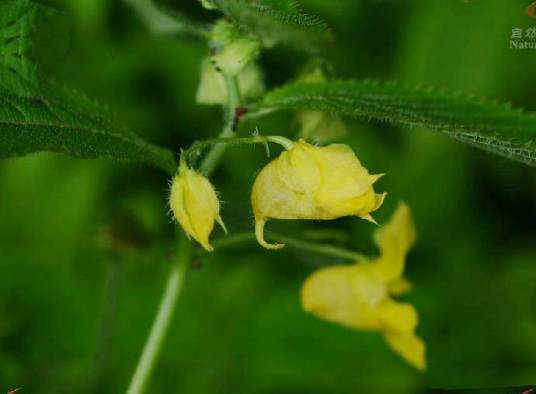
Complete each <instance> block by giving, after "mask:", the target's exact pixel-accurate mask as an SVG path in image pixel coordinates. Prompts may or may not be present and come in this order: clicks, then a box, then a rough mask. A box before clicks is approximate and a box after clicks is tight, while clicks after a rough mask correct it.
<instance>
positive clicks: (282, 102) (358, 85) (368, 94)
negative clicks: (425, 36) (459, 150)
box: [259, 81, 536, 166]
mask: <svg viewBox="0 0 536 394" xmlns="http://www.w3.org/2000/svg"><path fill="white" fill-rule="evenodd" d="M259 106H260V107H262V108H288V109H299V108H305V109H313V110H321V111H328V112H335V113H341V114H345V115H350V116H355V117H361V118H369V119H377V120H380V121H386V122H390V123H395V124H400V125H404V126H409V127H424V128H427V129H430V130H434V131H439V132H441V133H444V134H446V135H447V136H449V137H451V138H454V139H456V140H459V141H461V142H464V143H467V144H470V145H473V146H476V147H478V148H481V149H484V150H486V151H489V152H492V153H495V154H497V155H500V156H503V157H507V158H509V159H512V160H516V161H519V162H523V163H525V164H528V165H531V166H536V114H534V113H527V112H523V111H522V110H520V109H515V108H512V107H511V106H510V105H508V104H500V103H497V102H488V101H486V100H482V99H479V98H476V97H473V96H469V95H464V94H461V93H449V92H446V91H443V90H437V89H432V88H423V87H415V86H407V85H401V84H398V83H395V82H388V83H380V82H374V81H333V82H328V83H324V84H303V83H301V84H300V83H296V84H290V85H286V86H284V87H281V88H279V89H276V90H274V91H272V92H269V93H268V94H267V95H266V96H265V98H264V99H263V101H262V102H261V103H260V104H259Z"/></svg>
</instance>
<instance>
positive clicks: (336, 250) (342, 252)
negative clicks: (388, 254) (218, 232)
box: [202, 233, 369, 262]
mask: <svg viewBox="0 0 536 394" xmlns="http://www.w3.org/2000/svg"><path fill="white" fill-rule="evenodd" d="M267 238H269V239H271V240H273V241H276V242H282V243H285V244H287V245H288V247H289V248H293V249H299V250H305V251H308V252H314V253H319V254H324V255H328V256H333V257H340V258H343V259H348V260H353V261H356V262H366V261H368V260H369V258H368V257H366V256H365V255H363V254H361V253H358V252H355V251H353V250H349V249H345V248H341V247H339V246H335V245H331V244H326V243H316V242H311V241H306V240H303V239H298V238H293V237H288V236H286V235H281V234H276V233H270V234H269V235H268V236H267ZM255 241H256V238H255V235H254V234H252V233H239V234H234V235H230V236H228V237H225V238H223V239H220V240H216V241H214V242H213V245H214V247H215V248H225V247H230V246H234V245H238V244H242V243H248V242H255ZM202 254H205V253H204V252H202Z"/></svg>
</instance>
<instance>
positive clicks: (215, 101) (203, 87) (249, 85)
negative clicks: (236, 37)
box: [196, 60, 265, 105]
mask: <svg viewBox="0 0 536 394" xmlns="http://www.w3.org/2000/svg"><path fill="white" fill-rule="evenodd" d="M264 88H265V87H264V81H263V76H262V71H261V69H260V68H259V66H257V64H255V63H250V64H249V65H247V66H246V67H245V68H244V70H242V71H241V72H240V74H238V90H239V91H240V96H241V97H242V98H244V99H253V98H258V97H260V96H262V94H263V93H264ZM228 100H229V99H228V96H227V89H226V87H225V80H224V77H223V74H222V73H221V72H218V71H217V70H216V69H215V67H214V66H213V65H212V64H210V61H209V60H205V61H204V62H203V64H202V66H201V81H200V82H199V87H198V88H197V94H196V102H197V103H199V104H204V105H225V104H227V102H228Z"/></svg>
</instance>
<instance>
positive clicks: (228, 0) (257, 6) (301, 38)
mask: <svg viewBox="0 0 536 394" xmlns="http://www.w3.org/2000/svg"><path fill="white" fill-rule="evenodd" d="M212 3H213V4H214V5H215V6H216V7H217V8H218V9H219V10H220V11H222V12H223V13H224V14H225V15H227V16H228V17H230V18H231V19H232V20H233V21H234V22H235V23H237V24H238V25H239V26H240V27H242V28H244V29H246V30H248V31H252V32H254V33H257V34H258V35H259V36H260V37H261V38H262V39H263V40H264V43H265V45H268V46H271V45H273V44H274V43H276V42H283V43H288V44H292V45H296V46H298V47H300V48H304V49H308V50H312V49H314V47H315V45H317V44H322V43H325V42H326V41H327V40H329V37H330V36H329V32H328V26H327V24H326V23H325V22H324V21H323V20H321V19H320V18H319V17H317V16H314V15H309V14H306V13H304V12H303V11H302V10H301V7H300V6H299V4H298V3H297V2H296V1H294V0H256V1H254V0H212Z"/></svg>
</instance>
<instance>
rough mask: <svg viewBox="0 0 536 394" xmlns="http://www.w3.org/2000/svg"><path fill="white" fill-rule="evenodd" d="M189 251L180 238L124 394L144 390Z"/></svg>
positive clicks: (183, 273)
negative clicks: (148, 332)
mask: <svg viewBox="0 0 536 394" xmlns="http://www.w3.org/2000/svg"><path fill="white" fill-rule="evenodd" d="M190 251H191V245H190V242H189V241H188V240H187V239H186V237H184V236H183V235H181V239H180V242H179V250H178V251H177V255H176V256H175V258H174V259H173V265H172V267H171V270H170V272H169V276H168V280H167V284H166V289H165V291H164V295H163V297H162V300H161V301H160V306H159V308H158V313H157V315H156V318H155V320H154V322H153V325H152V327H151V332H150V334H149V337H148V338H147V342H145V346H144V348H143V352H142V355H141V357H140V359H139V361H138V365H137V367H136V370H135V372H134V375H133V376H132V380H131V381H130V385H129V387H128V390H127V394H142V393H144V392H145V389H146V388H147V384H148V382H149V379H150V377H151V374H152V372H153V369H154V367H155V364H156V361H157V359H158V356H159V355H160V351H161V349H162V344H163V342H164V339H165V338H166V335H167V332H168V329H169V326H170V323H171V320H172V318H173V312H174V311H175V306H176V304H177V300H178V299H179V296H180V293H181V290H182V286H183V283H184V278H185V276H186V272H187V270H188V263H189V262H190V257H191V252H190Z"/></svg>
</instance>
